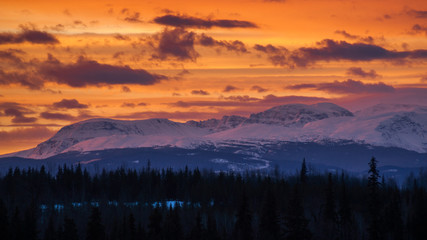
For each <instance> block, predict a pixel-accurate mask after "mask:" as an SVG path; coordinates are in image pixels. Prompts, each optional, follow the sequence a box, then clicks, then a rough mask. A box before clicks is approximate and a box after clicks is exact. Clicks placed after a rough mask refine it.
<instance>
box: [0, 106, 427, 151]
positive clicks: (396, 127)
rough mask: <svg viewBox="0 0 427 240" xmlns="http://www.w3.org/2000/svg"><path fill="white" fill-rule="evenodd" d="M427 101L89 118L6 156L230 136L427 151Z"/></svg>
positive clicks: (191, 143)
mask: <svg viewBox="0 0 427 240" xmlns="http://www.w3.org/2000/svg"><path fill="white" fill-rule="evenodd" d="M426 125H427V107H423V106H414V105H396V106H394V107H393V106H390V105H376V106H374V107H371V108H367V109H365V110H361V111H358V112H356V113H352V112H350V111H349V110H347V109H345V108H342V107H340V106H338V105H336V104H333V103H318V104H313V105H306V104H287V105H281V106H276V107H273V108H270V109H267V110H265V111H262V112H259V113H254V114H251V115H250V116H249V117H241V116H234V115H232V116H224V117H223V118H221V119H208V120H204V121H187V122H186V123H178V122H174V121H171V120H168V119H161V118H153V119H145V120H133V121H126V120H114V119H106V118H98V119H89V120H85V121H81V122H78V123H74V124H71V125H68V126H65V127H63V128H62V129H60V130H59V131H58V132H57V133H56V134H55V135H54V136H53V137H52V138H50V139H49V140H47V141H45V142H42V143H40V144H38V145H37V147H35V148H33V149H29V150H25V151H21V152H18V153H14V154H7V155H4V156H8V157H9V156H19V157H26V158H33V159H44V158H47V157H51V156H54V155H57V154H60V153H64V152H67V151H80V152H84V151H91V150H103V149H113V148H138V147H155V146H176V147H182V148H194V147H196V146H200V145H201V144H210V143H216V142H222V141H228V140H251V141H261V142H262V141H294V142H310V141H313V142H316V141H322V140H332V141H339V140H351V141H355V142H358V141H359V142H365V143H368V144H372V145H377V146H386V147H400V148H404V149H408V150H412V151H417V152H420V153H423V152H427V126H426Z"/></svg>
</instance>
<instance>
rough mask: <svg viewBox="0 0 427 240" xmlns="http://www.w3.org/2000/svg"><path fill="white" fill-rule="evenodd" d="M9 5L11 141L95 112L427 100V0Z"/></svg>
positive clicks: (5, 29)
mask: <svg viewBox="0 0 427 240" xmlns="http://www.w3.org/2000/svg"><path fill="white" fill-rule="evenodd" d="M1 5H2V7H1V8H0V85H1V88H0V154H1V153H7V152H13V151H17V150H22V149H26V148H30V147H34V146H35V145H36V144H37V143H39V142H41V141H43V140H45V139H47V138H49V137H50V136H51V135H52V134H53V133H54V132H55V131H57V130H58V129H59V128H60V127H61V126H64V125H67V124H70V123H73V122H76V121H80V120H84V119H88V118H93V117H107V118H117V119H144V118H153V117H162V118H169V119H172V120H176V121H186V120H189V119H196V120H197V119H206V118H212V117H221V116H223V115H230V114H236V115H248V114H249V113H251V112H256V111H262V110H264V109H267V108H269V107H271V106H275V105H280V104H287V103H292V102H302V103H313V102H320V101H330V102H334V103H337V104H341V105H342V106H344V107H347V108H349V109H350V110H357V109H360V108H362V107H365V106H367V105H372V104H376V103H383V102H385V103H388V102H390V103H393V102H399V103H403V102H406V103H411V104H424V105H426V103H427V89H426V87H427V70H426V69H427V68H426V65H427V64H426V63H427V61H426V60H427V2H426V1H422V0H420V1H403V0H391V1H383V0H371V1H361V0H355V1H343V0H285V1H280V0H279V1H267V0H265V1H263V0H245V1H244V0H241V1H229V0H228V1H223V0H217V1H208V2H205V1H172V0H171V1H169V0H167V1H166V0H163V1H141V0H138V1H136V0H135V1H133V0H132V1H130V0H125V1H120V3H117V2H115V1H92V2H88V1H60V2H58V1H51V0H42V1H40V0H38V1H27V0H25V1H22V0H14V1H9V0H3V1H2V4H1Z"/></svg>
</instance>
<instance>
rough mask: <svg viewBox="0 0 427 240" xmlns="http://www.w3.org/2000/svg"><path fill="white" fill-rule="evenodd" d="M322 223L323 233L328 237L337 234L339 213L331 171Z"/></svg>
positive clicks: (331, 237)
mask: <svg viewBox="0 0 427 240" xmlns="http://www.w3.org/2000/svg"><path fill="white" fill-rule="evenodd" d="M321 224H322V225H323V226H322V228H323V235H324V236H325V237H326V238H327V239H334V238H335V237H334V236H337V229H336V227H337V213H336V205H335V193H334V185H333V181H332V174H331V173H329V174H328V184H327V187H326V190H325V205H324V208H323V211H322V222H321Z"/></svg>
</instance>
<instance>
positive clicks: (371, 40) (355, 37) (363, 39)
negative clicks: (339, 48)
mask: <svg viewBox="0 0 427 240" xmlns="http://www.w3.org/2000/svg"><path fill="white" fill-rule="evenodd" d="M335 33H336V34H340V35H342V36H344V37H345V38H347V39H351V40H357V41H359V42H363V43H368V44H373V43H374V38H373V37H371V36H367V37H362V36H359V35H353V34H350V33H348V32H346V31H345V30H337V31H335Z"/></svg>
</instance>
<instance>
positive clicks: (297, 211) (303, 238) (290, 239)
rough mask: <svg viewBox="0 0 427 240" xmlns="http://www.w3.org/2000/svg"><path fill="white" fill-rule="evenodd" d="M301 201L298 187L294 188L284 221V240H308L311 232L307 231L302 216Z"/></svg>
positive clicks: (305, 220)
mask: <svg viewBox="0 0 427 240" xmlns="http://www.w3.org/2000/svg"><path fill="white" fill-rule="evenodd" d="M301 202H302V199H301V198H300V196H299V193H298V185H295V186H294V195H293V197H292V199H291V201H290V202H289V205H288V210H287V213H286V215H285V219H284V230H283V235H284V239H286V240H308V239H311V232H310V230H309V229H308V220H307V219H306V218H305V216H304V208H303V206H302V204H301Z"/></svg>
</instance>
